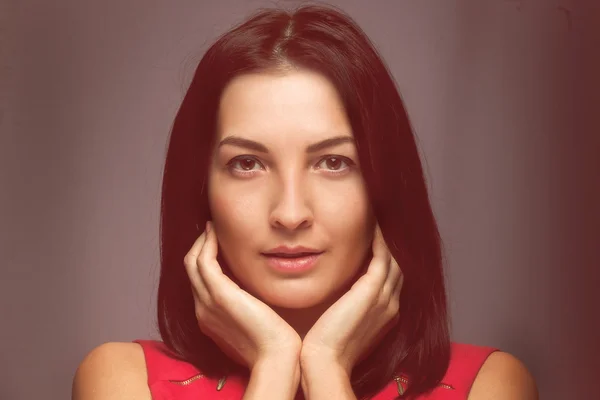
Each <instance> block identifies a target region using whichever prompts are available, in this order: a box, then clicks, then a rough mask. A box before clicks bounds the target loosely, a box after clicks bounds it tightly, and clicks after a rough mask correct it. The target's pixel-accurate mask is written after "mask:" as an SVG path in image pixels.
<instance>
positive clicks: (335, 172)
mask: <svg viewBox="0 0 600 400" xmlns="http://www.w3.org/2000/svg"><path fill="white" fill-rule="evenodd" d="M332 158H335V159H338V160H340V161H342V162H344V163H346V165H347V167H346V168H344V169H340V170H327V173H328V174H330V175H334V176H337V175H342V174H345V173H347V172H348V169H350V168H352V167H353V166H354V165H355V164H354V162H353V161H352V160H350V159H349V158H347V157H343V156H338V155H334V154H329V155H326V156H324V157H322V158H321V159H320V160H319V162H318V163H317V165H318V164H321V163H323V162H324V161H327V160H330V159H332ZM246 160H252V161H254V162H255V163H257V164H260V165H262V163H261V162H260V161H258V159H257V158H256V157H254V156H249V155H242V156H237V157H235V158H232V159H231V160H230V161H229V162H228V163H227V167H228V169H229V170H230V171H231V172H232V173H234V174H236V175H242V176H248V175H255V173H256V172H257V170H250V171H244V170H240V169H236V168H233V165H234V164H236V163H238V162H240V161H246ZM263 168H264V167H263Z"/></svg>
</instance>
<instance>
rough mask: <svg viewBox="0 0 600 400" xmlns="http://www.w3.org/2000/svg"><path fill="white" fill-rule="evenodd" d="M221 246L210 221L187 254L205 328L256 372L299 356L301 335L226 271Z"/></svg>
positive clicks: (201, 321)
mask: <svg viewBox="0 0 600 400" xmlns="http://www.w3.org/2000/svg"><path fill="white" fill-rule="evenodd" d="M217 249H218V245H217V237H216V234H215V231H214V229H211V223H210V222H208V223H207V225H206V231H205V232H204V233H202V235H200V237H199V238H198V239H197V240H196V242H195V243H194V245H193V246H192V248H191V249H190V251H189V252H188V254H187V255H186V256H185V259H184V263H185V267H186V270H187V273H188V276H189V278H190V282H191V284H192V291H193V294H194V301H195V309H196V318H197V320H198V325H199V327H200V330H201V331H202V332H203V333H204V334H205V335H207V336H208V337H210V338H211V339H212V340H213V341H214V342H215V343H216V344H217V345H218V346H219V347H220V348H221V350H223V352H225V353H226V354H227V355H228V356H229V357H231V358H232V359H233V360H235V361H236V362H237V363H240V364H242V365H245V366H247V367H248V368H249V369H250V370H251V371H252V370H253V369H254V368H255V367H256V366H257V364H261V363H268V361H270V360H283V359H291V360H297V359H299V356H300V350H301V348H302V340H301V339H300V336H299V335H298V334H297V332H296V331H295V330H294V329H293V328H292V327H291V326H290V325H289V324H288V323H287V322H286V321H285V320H283V319H282V318H281V317H280V316H279V315H278V314H277V313H276V312H275V311H273V310H272V309H271V308H270V307H269V306H267V305H266V304H265V303H263V302H261V301H260V300H258V299H257V298H256V297H254V296H252V295H250V294H249V293H248V292H246V291H244V290H243V289H241V288H240V287H239V286H238V285H237V284H236V283H235V282H233V281H232V280H231V279H230V278H229V277H228V276H227V275H225V274H224V273H223V271H222V269H221V267H220V265H219V263H218V262H217Z"/></svg>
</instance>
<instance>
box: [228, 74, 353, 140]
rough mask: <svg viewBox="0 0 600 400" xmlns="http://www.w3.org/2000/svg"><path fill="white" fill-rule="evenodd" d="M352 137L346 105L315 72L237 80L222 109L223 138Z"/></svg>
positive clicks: (334, 90)
mask: <svg viewBox="0 0 600 400" xmlns="http://www.w3.org/2000/svg"><path fill="white" fill-rule="evenodd" d="M331 133H338V134H342V133H347V134H351V129H350V124H349V121H348V119H347V116H346V112H345V110H344V107H343V104H342V102H341V99H340V98H339V95H338V93H337V91H336V89H335V87H334V86H333V84H331V82H329V81H328V80H327V79H326V78H325V77H324V76H322V75H320V74H318V73H315V72H311V71H302V70H300V71H296V70H294V71H290V72H286V73H278V74H275V73H256V74H247V75H241V76H238V77H236V78H235V79H233V80H232V81H231V82H230V83H229V85H228V86H227V87H226V88H225V90H224V91H223V95H222V96H221V101H220V107H219V136H220V137H221V138H223V137H226V136H228V135H238V136H241V135H243V136H245V137H248V138H251V139H264V138H265V137H266V138H267V139H268V138H269V137H270V136H274V135H276V136H277V137H281V136H302V137H305V138H307V139H308V140H311V139H319V138H321V137H324V136H329V135H331Z"/></svg>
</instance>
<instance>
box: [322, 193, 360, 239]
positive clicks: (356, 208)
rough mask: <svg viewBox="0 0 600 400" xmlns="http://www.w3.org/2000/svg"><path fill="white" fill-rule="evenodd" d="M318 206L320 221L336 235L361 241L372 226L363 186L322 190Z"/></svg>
mask: <svg viewBox="0 0 600 400" xmlns="http://www.w3.org/2000/svg"><path fill="white" fill-rule="evenodd" d="M318 204H319V205H318V219H319V220H320V221H321V222H322V223H323V224H326V225H327V227H328V230H333V231H335V232H336V235H342V236H349V239H350V237H353V238H354V239H355V240H361V238H363V237H364V236H365V232H366V231H368V227H369V225H371V217H370V206H369V201H368V198H367V194H366V192H365V190H364V188H363V187H362V185H359V184H352V185H345V186H338V187H336V188H334V190H322V191H321V195H320V196H319V199H318ZM367 236H368V235H367Z"/></svg>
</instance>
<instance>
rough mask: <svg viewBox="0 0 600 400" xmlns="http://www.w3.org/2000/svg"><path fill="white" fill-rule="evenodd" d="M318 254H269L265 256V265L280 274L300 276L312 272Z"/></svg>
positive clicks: (318, 256) (319, 255)
mask: <svg viewBox="0 0 600 400" xmlns="http://www.w3.org/2000/svg"><path fill="white" fill-rule="evenodd" d="M322 253H323V252H319V253H307V252H304V253H269V254H263V255H264V256H265V259H266V262H267V265H269V266H270V267H271V268H272V269H273V270H274V271H277V272H278V273H281V274H286V275H287V274H301V273H308V271H310V270H312V269H313V268H314V267H315V266H316V265H317V262H318V260H319V258H320V257H321V254H322Z"/></svg>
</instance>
